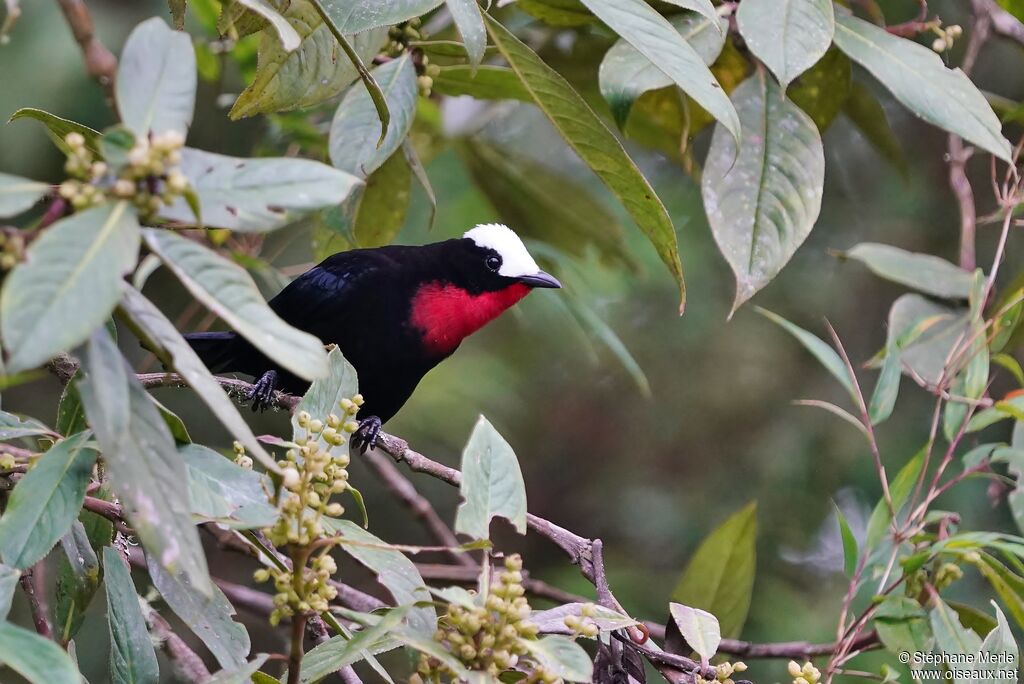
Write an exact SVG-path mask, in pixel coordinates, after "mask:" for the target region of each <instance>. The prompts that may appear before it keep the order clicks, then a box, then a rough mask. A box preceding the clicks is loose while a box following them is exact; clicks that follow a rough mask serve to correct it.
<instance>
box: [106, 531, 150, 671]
mask: <svg viewBox="0 0 1024 684" xmlns="http://www.w3.org/2000/svg"><path fill="white" fill-rule="evenodd" d="M103 574H104V582H103V585H104V586H105V587H106V589H107V612H108V613H109V615H110V619H109V622H108V625H109V629H110V679H111V681H112V682H113V683H114V684H156V682H158V681H159V679H160V671H159V667H158V665H157V662H156V653H155V652H154V651H153V642H152V641H150V638H149V632H148V631H147V629H146V619H145V618H144V617H143V616H142V608H141V607H140V606H139V596H138V594H136V593H135V584H134V583H133V582H132V574H131V572H130V571H129V570H128V565H127V564H126V563H125V562H124V560H123V559H122V558H121V554H120V553H118V551H117V549H115V548H114V547H112V546H108V547H107V548H105V549H103Z"/></svg>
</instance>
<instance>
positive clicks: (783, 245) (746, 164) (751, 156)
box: [701, 72, 825, 315]
mask: <svg viewBox="0 0 1024 684" xmlns="http://www.w3.org/2000/svg"><path fill="white" fill-rule="evenodd" d="M732 99H733V102H735V103H736V108H737V110H738V111H739V114H740V120H741V121H742V122H743V134H742V135H743V137H742V143H741V144H740V146H739V151H738V153H737V147H736V143H735V141H733V139H732V136H730V135H729V133H728V132H727V131H726V130H725V129H723V128H718V127H716V129H715V133H714V136H713V137H712V139H711V149H710V150H709V151H708V156H707V160H706V161H705V166H704V175H703V178H702V180H701V194H702V195H703V197H704V210H705V211H706V212H707V216H708V222H709V223H710V224H711V232H712V233H713V234H714V237H715V242H717V243H718V248H719V250H720V251H721V252H722V255H723V256H724V257H725V260H726V261H728V262H729V266H731V267H732V270H733V273H734V274H735V275H736V297H735V299H734V301H733V305H732V312H730V315H731V314H732V313H733V312H735V311H736V309H737V308H739V306H740V305H741V304H743V303H744V302H745V301H747V300H748V299H750V298H751V297H752V296H754V294H755V293H756V292H757V291H758V290H760V289H761V288H763V287H764V286H765V285H767V284H768V283H769V282H771V280H772V279H773V278H774V277H775V276H776V275H778V273H779V271H781V270H782V267H783V266H785V265H786V263H787V262H788V261H789V259H790V257H792V256H793V254H794V253H795V252H796V250H797V248H798V247H799V246H800V245H801V244H802V243H803V241H804V240H805V239H806V238H807V236H808V235H810V232H811V228H813V227H814V222H815V221H816V220H817V218H818V212H819V211H820V210H821V195H822V190H823V186H824V182H825V152H824V148H823V147H822V144H821V136H820V134H819V133H818V128H817V126H815V125H814V122H813V121H812V120H811V118H810V117H809V116H807V114H805V113H804V112H803V111H802V110H801V109H800V108H799V107H797V106H796V105H794V104H793V103H792V102H790V101H789V100H787V99H786V98H785V96H783V94H782V92H781V91H780V90H779V87H778V86H777V85H776V84H775V82H774V81H772V80H771V79H770V78H768V77H767V76H766V75H765V74H764V72H759V73H755V74H754V75H753V76H751V77H750V78H749V79H747V80H746V81H744V82H743V83H742V84H741V85H740V87H738V88H737V89H736V90H734V91H733V93H732Z"/></svg>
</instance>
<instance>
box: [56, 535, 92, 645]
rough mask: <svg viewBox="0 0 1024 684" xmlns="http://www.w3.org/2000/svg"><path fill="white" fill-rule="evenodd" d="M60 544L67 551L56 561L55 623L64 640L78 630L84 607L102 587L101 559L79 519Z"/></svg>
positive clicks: (83, 614) (82, 619)
mask: <svg viewBox="0 0 1024 684" xmlns="http://www.w3.org/2000/svg"><path fill="white" fill-rule="evenodd" d="M60 544H61V547H62V550H63V551H64V553H63V555H62V556H61V557H60V560H59V561H58V563H57V588H56V604H55V605H54V625H55V628H56V629H57V631H58V633H59V635H60V639H61V641H62V642H64V641H67V640H69V639H72V638H73V637H74V636H75V634H77V633H78V630H79V628H80V627H81V626H82V623H83V621H84V620H85V611H86V609H88V607H89V604H90V603H91V601H92V598H93V596H94V595H95V594H96V590H97V589H99V587H100V562H99V558H97V556H96V551H95V550H94V549H93V548H92V544H91V543H90V542H89V533H88V531H87V530H86V529H85V525H84V524H83V523H82V522H80V521H78V520H76V521H74V523H72V525H71V529H70V530H68V532H67V534H65V535H64V536H63V537H62V538H61V540H60Z"/></svg>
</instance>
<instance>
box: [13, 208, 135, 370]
mask: <svg viewBox="0 0 1024 684" xmlns="http://www.w3.org/2000/svg"><path fill="white" fill-rule="evenodd" d="M138 252H139V224H138V221H137V220H136V218H135V212H134V210H133V209H132V208H130V206H129V205H128V203H127V202H116V203H108V204H102V205H100V206H98V207H94V208H92V209H88V210H86V211H83V212H80V213H77V214H74V215H72V216H69V217H67V218H65V219H62V220H60V221H58V222H56V223H54V224H53V225H52V226H50V227H49V228H47V229H46V230H45V231H44V232H43V234H42V235H41V236H40V237H39V239H37V240H35V241H34V242H33V243H32V244H31V245H30V246H29V248H28V251H27V253H26V255H25V261H24V262H22V263H20V264H18V265H17V266H16V267H15V268H14V270H13V271H11V273H10V275H8V276H7V280H6V281H5V282H4V288H3V292H2V293H0V334H2V335H3V340H4V346H5V347H6V348H7V352H8V354H9V356H8V359H7V372H9V373H16V372H18V371H22V370H26V369H29V368H34V367H35V366H38V365H40V364H41V363H43V362H45V361H46V360H47V359H49V358H50V357H51V356H54V355H55V354H57V353H59V352H62V351H65V350H67V349H70V348H71V347H73V346H75V345H77V344H80V343H81V342H83V341H85V339H86V338H87V337H88V336H89V334H90V333H91V332H92V331H93V330H95V329H96V328H97V327H99V326H100V325H102V324H103V322H104V321H106V320H107V319H108V318H109V317H110V312H111V311H113V310H114V306H115V305H116V304H117V300H118V299H119V298H120V292H121V283H122V280H121V277H122V276H123V275H124V274H125V273H126V272H128V271H129V270H131V268H132V267H133V266H135V260H136V258H137V255H138Z"/></svg>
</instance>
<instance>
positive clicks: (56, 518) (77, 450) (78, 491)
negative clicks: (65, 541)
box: [0, 433, 97, 570]
mask: <svg viewBox="0 0 1024 684" xmlns="http://www.w3.org/2000/svg"><path fill="white" fill-rule="evenodd" d="M87 441H88V435H87V434H85V433H79V434H77V435H74V436H72V437H68V438H67V439H64V440H61V441H59V442H57V443H56V444H55V445H53V446H52V447H51V448H50V450H49V451H47V452H46V453H45V454H43V456H42V457H41V458H40V459H39V461H38V463H37V464H36V466H35V467H34V468H32V470H30V471H29V472H28V474H27V475H25V477H24V478H23V479H22V480H21V481H20V482H18V486H16V487H15V488H14V492H13V493H12V494H11V498H10V501H9V502H8V504H7V508H6V510H5V511H4V514H3V517H0V559H2V560H3V562H4V563H5V564H7V565H11V566H14V567H16V568H19V569H22V570H23V569H25V568H29V567H31V566H32V565H34V564H35V563H36V562H37V561H39V560H40V559H42V558H43V557H45V556H46V554H47V553H49V552H50V549H52V548H53V546H54V545H55V544H56V543H57V542H58V541H60V538H61V537H63V536H64V535H65V534H66V533H67V531H68V530H69V529H70V528H71V524H72V523H73V522H74V521H75V519H76V518H77V517H78V510H79V509H80V508H81V507H82V501H83V500H84V499H85V487H86V485H88V484H89V476H90V474H91V473H92V466H93V463H95V462H96V455H97V454H96V451H95V450H94V449H90V448H88V447H86V446H85V444H86V442H87Z"/></svg>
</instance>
